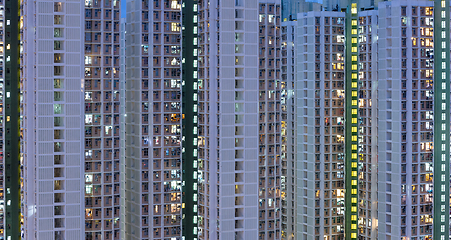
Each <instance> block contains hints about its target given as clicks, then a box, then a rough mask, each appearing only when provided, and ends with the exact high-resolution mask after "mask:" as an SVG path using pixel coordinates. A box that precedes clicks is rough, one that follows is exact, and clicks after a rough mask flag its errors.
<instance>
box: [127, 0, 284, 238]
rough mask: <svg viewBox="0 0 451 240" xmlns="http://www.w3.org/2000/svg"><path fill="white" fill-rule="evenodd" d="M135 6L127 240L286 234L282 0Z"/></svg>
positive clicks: (130, 23)
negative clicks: (283, 217) (283, 229)
mask: <svg viewBox="0 0 451 240" xmlns="http://www.w3.org/2000/svg"><path fill="white" fill-rule="evenodd" d="M127 8H128V9H127V11H128V12H127V49H126V52H127V66H128V68H127V83H126V85H127V120H126V121H127V132H126V136H127V137H126V138H127V142H126V143H127V150H126V159H127V161H126V178H127V179H126V183H125V189H126V195H125V205H126V208H125V214H124V215H125V219H124V221H125V236H126V238H129V239H143V238H146V239H167V238H174V239H182V237H183V238H184V239H227V238H235V239H257V238H259V236H260V239H279V238H280V235H281V232H280V226H281V221H280V217H281V191H280V185H281V166H280V164H281V158H280V156H281V139H282V138H281V129H282V128H281V115H280V110H281V107H282V106H281V104H280V98H281V82H280V69H279V68H280V64H281V63H280V59H281V56H280V54H281V52H280V46H279V45H280V35H281V29H280V21H281V19H280V14H281V8H280V1H262V2H260V3H259V2H258V1H256V0H255V1H241V0H237V1H208V2H207V1H176V0H173V1H163V2H162V1H151V2H138V1H130V2H128V5H127ZM150 29H153V31H151V30H150ZM259 29H260V33H259ZM259 37H260V38H259ZM259 39H260V45H258V44H256V43H258V41H259ZM259 62H260V65H259Z"/></svg>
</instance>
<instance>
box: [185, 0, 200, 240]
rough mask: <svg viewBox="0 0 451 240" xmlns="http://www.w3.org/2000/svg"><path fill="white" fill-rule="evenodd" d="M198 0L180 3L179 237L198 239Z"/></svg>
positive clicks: (191, 239)
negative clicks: (180, 145) (180, 142)
mask: <svg viewBox="0 0 451 240" xmlns="http://www.w3.org/2000/svg"><path fill="white" fill-rule="evenodd" d="M197 10H198V9H197V0H194V1H193V0H184V1H183V2H182V114H183V117H182V126H183V127H182V134H183V138H182V147H183V148H182V169H183V172H182V181H183V184H182V191H183V193H182V214H183V216H182V218H183V219H182V236H183V237H184V239H185V240H195V239H197V203H198V201H197V159H198V156H197V110H198V109H197V101H198V99H197V89H198V88H197V60H198V57H197V55H198V53H197V44H198V39H197V22H198V18H197Z"/></svg>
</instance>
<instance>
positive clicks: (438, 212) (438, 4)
mask: <svg viewBox="0 0 451 240" xmlns="http://www.w3.org/2000/svg"><path fill="white" fill-rule="evenodd" d="M449 34H450V32H449V1H448V0H435V5H434V93H435V94H434V160H433V161H434V179H433V181H434V202H433V204H434V207H433V211H434V212H433V214H434V215H433V217H434V221H433V231H432V234H433V239H437V240H444V239H449V157H450V156H449V154H450V152H449V145H450V137H449V135H450V126H449V125H450V116H449V114H450V109H449V105H450V99H449V97H450V92H449V91H450V89H449V88H450V86H449V84H450V82H449V78H450V76H449V74H450V71H449V67H450V53H449V51H450V43H449V40H450V36H449Z"/></svg>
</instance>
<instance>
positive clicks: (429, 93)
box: [284, 1, 449, 239]
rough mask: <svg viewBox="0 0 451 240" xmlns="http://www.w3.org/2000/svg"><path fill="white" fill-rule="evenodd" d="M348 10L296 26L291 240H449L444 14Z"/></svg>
mask: <svg viewBox="0 0 451 240" xmlns="http://www.w3.org/2000/svg"><path fill="white" fill-rule="evenodd" d="M360 2H361V1H360ZM355 3H357V1H356V2H355ZM353 4H354V2H353V3H351V2H350V3H349V7H350V8H348V10H347V13H346V14H345V13H340V12H324V11H322V12H314V11H313V12H307V13H301V14H299V15H298V17H297V24H298V28H297V30H298V33H297V39H298V43H297V44H296V51H297V55H298V59H297V61H298V64H297V66H298V71H297V74H298V76H297V78H298V79H299V80H300V81H299V82H298V86H297V92H296V94H297V96H296V97H297V99H298V106H297V108H298V118H297V123H296V124H297V126H298V128H297V131H298V133H297V142H298V152H297V154H298V155H297V157H298V166H297V169H298V170H299V171H297V175H296V176H295V177H296V178H297V180H298V181H297V188H298V194H297V196H298V201H297V202H298V204H299V206H300V207H299V208H298V209H297V210H298V212H297V216H298V217H297V220H298V221H299V222H298V224H297V225H296V227H297V231H296V233H297V237H298V238H300V239H307V238H309V237H313V236H315V237H316V238H318V237H319V238H322V237H324V238H325V239H341V238H343V237H345V238H346V239H348V238H349V239H352V238H355V237H358V238H360V239H375V238H376V237H379V238H383V239H392V238H400V239H432V238H434V239H435V238H437V239H448V237H449V233H448V232H449V226H448V222H449V216H448V215H446V214H447V213H448V212H449V209H448V207H449V193H448V192H449V182H448V180H447V176H448V175H449V162H448V158H449V157H447V156H449V154H448V151H449V150H448V148H449V140H447V139H448V137H449V136H448V134H446V132H448V130H447V128H448V127H449V113H448V111H449V109H448V105H449V103H448V102H449V100H448V97H449V90H448V88H449V81H448V80H447V79H449V72H448V71H449V70H448V68H449V61H447V59H448V57H449V49H448V47H449V29H448V27H447V26H448V24H449V6H448V3H447V2H446V1H435V2H432V1H391V2H383V3H382V2H379V3H377V2H376V3H375V4H376V9H374V5H373V6H367V5H366V4H365V3H364V4H362V5H357V4H356V5H355V7H356V8H355V11H353V10H352V9H353V8H354V5H353ZM377 6H378V8H377ZM434 7H435V8H434ZM338 9H339V10H340V9H343V8H340V6H339V8H338ZM338 21H340V22H341V23H342V24H343V23H344V22H346V24H345V25H344V26H343V27H344V28H343V27H342V26H334V25H337V22H338ZM284 24H286V25H288V24H290V23H284ZM341 29H343V30H344V34H343V33H341V34H340V33H338V34H337V30H339V31H341ZM334 34H335V36H334ZM342 37H343V38H342ZM337 39H340V40H338V41H337ZM342 46H343V47H342ZM354 56H355V58H354ZM288 62H289V61H288ZM343 64H344V65H343ZM342 74H345V75H344V76H343V75H342ZM353 74H356V75H355V76H354V75H353ZM337 76H340V78H341V80H338V81H337V82H335V81H336V80H335V77H337ZM342 77H343V78H342ZM329 79H331V80H332V81H330V80H329ZM349 80H350V81H349ZM355 80H356V81H355ZM354 81H355V85H354V86H353V84H354ZM334 82H335V83H336V84H339V85H335V86H334V85H333V84H334ZM437 82H438V83H439V84H437ZM330 84H332V86H331V85H330ZM342 84H344V85H345V87H344V88H343V85H342ZM347 84H349V85H347ZM353 88H355V90H354V89H353ZM329 89H330V90H329ZM347 89H350V90H351V91H349V90H347ZM343 90H344V92H343ZM329 91H330V92H332V93H333V92H336V93H338V92H340V93H341V94H344V95H342V96H341V98H345V99H346V98H347V97H348V96H349V97H350V99H349V102H348V101H344V102H343V100H341V99H340V97H339V96H338V98H337V96H334V94H332V95H331V94H330V93H329ZM354 91H355V93H354ZM348 94H349V95H348ZM334 104H338V105H334ZM334 106H335V107H334ZM328 108H330V109H328ZM353 108H355V112H354V110H353ZM337 110H338V111H339V113H340V114H344V115H343V116H341V115H336V114H337ZM329 111H332V112H331V113H329ZM343 111H344V113H343ZM347 112H348V113H350V115H351V116H350V118H349V119H348V118H347V117H346V116H347V115H346V113H347ZM329 114H330V116H329ZM306 116H308V117H307V118H306ZM343 117H345V121H344V122H340V124H339V126H341V128H340V129H338V130H341V131H344V134H343V132H336V131H337V129H335V130H334V127H335V126H334V125H336V124H337V122H338V121H334V119H336V120H343ZM354 119H356V121H354ZM330 120H332V121H331V122H330ZM329 124H330V125H329ZM353 124H356V125H353ZM329 126H331V127H332V129H331V131H329ZM343 127H344V128H343ZM315 131H316V132H315ZM334 134H335V135H334ZM329 135H332V139H330V136H329ZM343 136H344V137H345V138H344V139H342V140H341V141H340V140H339V139H340V138H342V137H343ZM354 136H355V137H354ZM347 137H349V139H348V140H347ZM334 139H336V141H335V142H334ZM343 140H344V142H343ZM313 142H315V145H314V146H313V145H311V144H309V143H313ZM334 145H335V146H334ZM434 146H435V147H434ZM309 147H310V149H309ZM314 147H316V149H314ZM338 149H339V150H338ZM334 150H335V151H336V152H334ZM337 150H338V151H337ZM315 151H316V153H315ZM346 151H349V152H347V153H346ZM329 152H331V153H332V154H331V155H332V166H331V167H332V168H330V165H329V164H330V163H329V161H330V160H329V156H328V155H329ZM342 153H345V154H343V155H342ZM354 154H355V155H354ZM334 155H336V156H337V157H339V158H340V159H339V161H337V163H334V161H335V160H336V159H337V158H334ZM314 156H315V157H316V158H315V157H314ZM355 160H357V161H355ZM354 161H355V162H356V165H354ZM302 163H304V166H299V164H302ZM342 164H344V168H345V169H344V170H343V167H340V168H338V169H337V168H336V167H334V165H335V166H339V165H340V166H343V165H342ZM346 166H349V167H350V168H347V167H346ZM354 166H355V168H356V171H355V170H353V168H354ZM315 167H316V169H315ZM329 169H330V170H329ZM329 171H330V172H329ZM354 171H355V172H354ZM315 174H316V175H315ZM330 174H331V175H330ZM338 175H340V176H342V177H344V179H342V180H338V179H336V176H338ZM434 175H435V176H436V178H433V177H434ZM331 177H332V179H331ZM353 177H356V179H355V182H353V181H354V180H353V179H352V178H353ZM346 179H348V180H349V182H348V181H346ZM337 180H338V181H337ZM309 183H310V184H309ZM337 183H338V184H341V183H344V185H339V186H340V187H338V188H334V187H336V186H337ZM330 184H332V185H330ZM354 186H357V188H354ZM331 187H332V191H330V190H329V189H330V188H331ZM354 189H356V191H354ZM337 192H338V193H339V194H336V193H337ZM344 194H346V195H344ZM348 194H349V195H348ZM353 194H356V197H354V196H352V195H353ZM345 196H346V197H345ZM343 197H344V198H343ZM314 199H315V200H314ZM330 200H332V204H336V203H338V202H339V203H340V205H332V208H329V209H328V207H330V206H331V205H330V204H331V203H330V202H329V201H330ZM343 200H344V201H345V202H343ZM347 201H349V202H347ZM315 204H316V205H315ZM354 207H355V208H354ZM314 210H316V212H315V213H313V211H314ZM309 211H310V212H309ZM355 212H357V216H355V217H353V214H354V213H355ZM433 219H434V221H432V220H433ZM337 220H338V221H337ZM343 220H344V221H343ZM336 229H340V231H336Z"/></svg>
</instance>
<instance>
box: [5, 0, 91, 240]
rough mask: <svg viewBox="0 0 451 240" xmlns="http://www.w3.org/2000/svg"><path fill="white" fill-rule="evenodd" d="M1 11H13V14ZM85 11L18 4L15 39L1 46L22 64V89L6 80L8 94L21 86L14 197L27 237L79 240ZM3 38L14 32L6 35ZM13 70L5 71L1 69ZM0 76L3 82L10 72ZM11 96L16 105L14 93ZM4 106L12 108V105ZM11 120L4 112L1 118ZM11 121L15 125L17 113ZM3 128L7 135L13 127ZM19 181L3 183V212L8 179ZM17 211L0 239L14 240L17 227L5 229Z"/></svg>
mask: <svg viewBox="0 0 451 240" xmlns="http://www.w3.org/2000/svg"><path fill="white" fill-rule="evenodd" d="M6 12H11V14H12V12H13V10H12V9H9V10H8V9H6ZM15 12H16V13H17V12H18V11H17V10H16V11H15ZM83 12H84V6H83V4H82V3H80V2H72V1H58V2H54V1H38V2H36V3H28V2H21V11H20V22H19V26H20V36H19V35H16V36H15V37H14V39H15V41H14V43H13V42H11V43H10V44H8V45H7V46H6V49H7V50H8V49H10V50H11V51H12V50H13V49H14V48H16V47H17V48H16V50H19V49H20V58H19V57H18V56H16V57H15V58H13V55H11V56H9V53H8V51H7V52H6V55H7V56H6V62H16V63H17V62H18V61H19V60H20V67H21V68H20V75H19V74H18V76H20V85H19V82H17V83H14V85H13V83H10V84H9V85H10V87H11V90H10V91H9V90H6V97H7V98H8V96H9V97H11V96H14V95H15V94H19V89H18V88H17V89H14V90H13V89H12V88H13V86H14V87H19V86H20V101H21V102H20V110H21V111H20V124H21V130H22V134H23V136H22V138H21V144H20V154H21V155H20V156H21V158H22V157H23V167H21V169H22V177H23V192H22V194H23V201H22V202H19V201H17V199H16V201H17V202H15V203H14V204H21V206H22V211H21V214H22V215H23V233H22V235H23V238H25V239H81V238H84V228H85V227H84V223H85V209H84V189H85V185H84V149H85V147H84V145H83V144H82V142H83V141H84V125H83V122H84V119H85V113H84V103H83V98H84V96H83V95H84V94H83V92H84V89H85V85H84V81H83V78H84V77H83V74H84V67H83V65H84V55H83V49H84V30H83V25H84V16H83V15H82V14H83ZM11 22H12V20H11V21H7V23H6V25H9V24H11ZM14 24H17V22H15V23H14ZM11 26H12V24H11ZM11 31H12V30H11ZM5 33H6V36H8V34H12V32H9V31H8V30H7V31H6V32H5ZM19 37H20V38H19ZM18 38H19V39H20V40H21V42H20V45H19V46H15V47H14V48H13V47H12V46H13V44H14V45H17V44H19V43H18V42H17V39H18ZM19 47H20V48H19ZM11 66H12V65H11ZM17 67H18V66H17ZM17 70H18V68H17V69H15V70H13V69H12V68H10V69H8V67H7V69H6V72H11V74H12V73H13V72H15V71H17ZM5 78H6V79H7V80H6V81H8V76H7V75H6V76H5ZM7 85H8V84H7ZM13 92H14V94H13ZM16 97H17V100H19V95H18V96H16ZM8 107H16V108H17V106H15V105H13V104H12V103H11V105H10V106H7V108H8ZM11 114H12V113H11ZM12 118H13V117H9V116H8V114H7V116H6V121H7V122H8V120H10V119H12ZM15 118H16V119H15V121H18V120H19V119H18V116H17V115H16V116H15ZM8 131H10V132H11V134H12V132H13V131H16V130H13V129H9V130H7V132H8ZM14 134H15V135H17V134H18V133H17V132H16V133H14ZM6 145H7V146H6V147H7V148H8V144H6ZM9 149H11V148H9ZM13 149H14V148H12V149H11V150H13ZM17 150H18V149H17ZM18 160H19V159H15V160H14V161H18ZM11 166H13V165H11ZM6 168H7V172H8V166H7V167H6ZM10 170H11V171H16V169H14V170H13V169H10ZM18 180H19V179H14V178H13V177H12V178H11V183H10V184H12V185H11V188H10V189H9V188H8V179H6V183H7V184H6V189H5V190H6V200H7V201H6V210H7V211H8V206H9V204H10V203H11V204H13V203H12V201H11V200H8V194H9V192H11V193H12V192H13V186H14V185H13V184H15V183H14V182H13V181H18ZM11 206H13V205H11ZM17 214H18V211H17V212H15V213H10V214H7V215H6V217H5V219H6V229H5V239H19V238H18V234H17V232H16V231H17V229H13V228H11V229H10V226H17V224H18V223H15V222H10V223H8V221H9V220H10V219H11V220H13V219H14V217H15V216H18V215H17ZM13 216H14V217H13ZM19 216H20V215H19ZM10 217H12V218H10Z"/></svg>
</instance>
